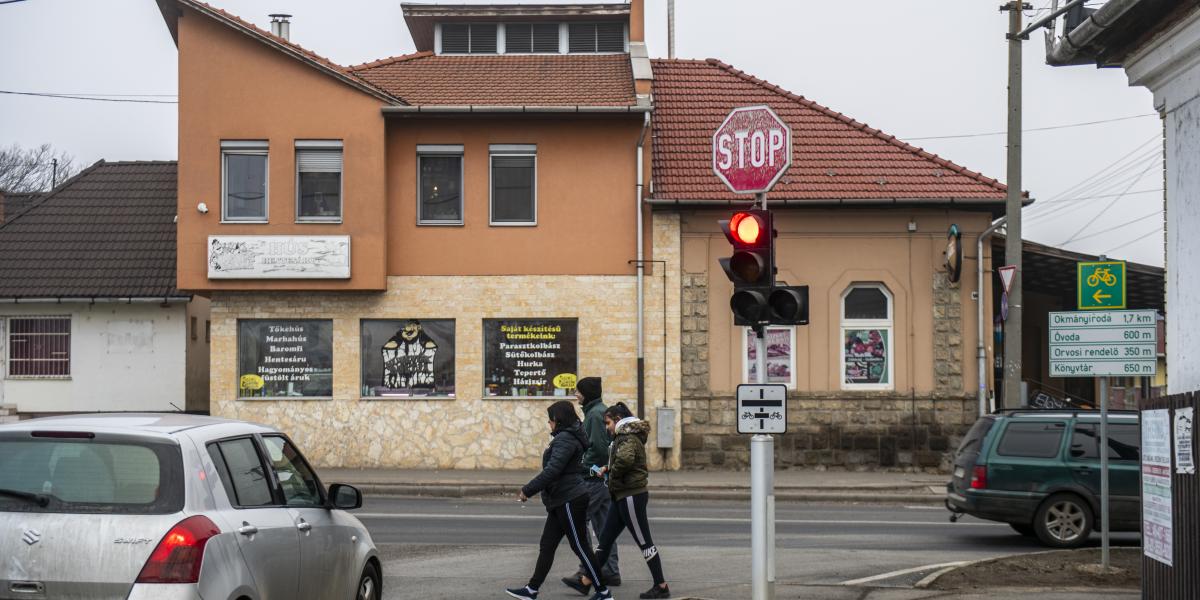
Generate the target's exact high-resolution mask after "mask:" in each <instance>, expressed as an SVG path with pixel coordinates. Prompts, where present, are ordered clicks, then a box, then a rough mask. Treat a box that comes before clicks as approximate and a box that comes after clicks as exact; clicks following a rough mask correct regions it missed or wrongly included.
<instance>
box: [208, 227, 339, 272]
mask: <svg viewBox="0 0 1200 600" xmlns="http://www.w3.org/2000/svg"><path fill="white" fill-rule="evenodd" d="M208 278H209V279H349V278H350V236H348V235H323V236H302V235H212V236H209V237H208Z"/></svg>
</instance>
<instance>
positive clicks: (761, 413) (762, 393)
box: [737, 383, 787, 433]
mask: <svg viewBox="0 0 1200 600" xmlns="http://www.w3.org/2000/svg"><path fill="white" fill-rule="evenodd" d="M737 431H738V433H787V386H786V385H782V384H778V383H771V384H742V385H739V386H738V387H737Z"/></svg>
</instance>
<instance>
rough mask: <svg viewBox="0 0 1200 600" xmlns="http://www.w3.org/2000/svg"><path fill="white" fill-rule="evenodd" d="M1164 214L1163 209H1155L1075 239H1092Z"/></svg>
mask: <svg viewBox="0 0 1200 600" xmlns="http://www.w3.org/2000/svg"><path fill="white" fill-rule="evenodd" d="M1162 214H1163V212H1162V211H1161V210H1156V211H1154V212H1152V213H1150V214H1148V215H1142V216H1140V217H1138V218H1136V219H1134V220H1132V221H1126V222H1124V223H1121V224H1120V225H1117V226H1115V227H1109V228H1108V229H1101V230H1100V231H1097V232H1095V233H1089V234H1087V235H1084V236H1080V237H1077V238H1075V240H1074V241H1076V242H1078V241H1079V240H1087V239H1091V238H1094V237H1096V236H1098V235H1103V234H1105V233H1108V232H1110V231H1116V230H1118V229H1122V228H1125V227H1128V226H1130V225H1133V224H1134V223H1141V222H1142V221H1145V220H1146V219H1149V218H1150V217H1161V216H1162Z"/></svg>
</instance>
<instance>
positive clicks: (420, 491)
mask: <svg viewBox="0 0 1200 600" xmlns="http://www.w3.org/2000/svg"><path fill="white" fill-rule="evenodd" d="M318 472H319V473H320V475H321V479H322V480H323V481H324V482H325V483H333V482H339V483H349V484H352V485H355V486H357V487H358V488H359V489H361V490H362V492H363V494H366V495H377V496H435V497H444V498H462V497H486V496H498V495H509V494H516V493H517V491H518V490H519V489H520V488H521V486H522V485H524V484H525V483H526V482H528V481H529V479H530V478H532V477H533V475H534V473H533V472H532V471H453V470H447V471H438V470H408V469H405V470H393V469H334V468H323V469H318ZM948 479H949V478H948V477H947V476H945V475H932V474H928V473H881V472H862V473H859V472H848V471H812V470H799V469H789V470H785V471H776V472H775V498H776V500H777V501H801V502H871V503H889V504H895V503H904V504H934V505H940V504H941V503H942V499H943V498H944V496H945V486H946V482H947V481H948ZM650 491H651V493H653V494H654V496H655V497H656V498H662V499H667V500H670V499H691V500H747V499H749V498H750V472H749V471H656V472H653V473H651V474H650Z"/></svg>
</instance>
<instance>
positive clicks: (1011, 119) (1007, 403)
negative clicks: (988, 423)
mask: <svg viewBox="0 0 1200 600" xmlns="http://www.w3.org/2000/svg"><path fill="white" fill-rule="evenodd" d="M1031 9H1033V6H1032V5H1029V4H1026V3H1024V2H1021V1H1019V0H1018V1H1016V2H1008V3H1006V4H1005V5H1004V6H1001V7H1000V10H1001V11H1008V202H1007V206H1006V209H1005V216H1006V217H1007V225H1006V226H1007V228H1008V232H1007V235H1006V237H1005V243H1004V257H1005V263H1006V264H1007V265H1010V266H1015V267H1016V268H1017V269H1016V273H1015V274H1014V275H1013V282H1012V287H1011V288H1010V289H1009V292H1008V320H1007V321H1005V323H1004V400H1003V402H1002V404H1001V406H1002V407H1003V408H1017V407H1019V406H1021V312H1022V308H1023V307H1022V298H1021V296H1022V294H1021V286H1022V281H1023V280H1024V279H1025V277H1024V274H1023V273H1022V270H1021V249H1022V248H1021V246H1022V244H1021V200H1022V198H1021V38H1022V35H1021V33H1022V32H1021V11H1023V10H1031Z"/></svg>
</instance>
